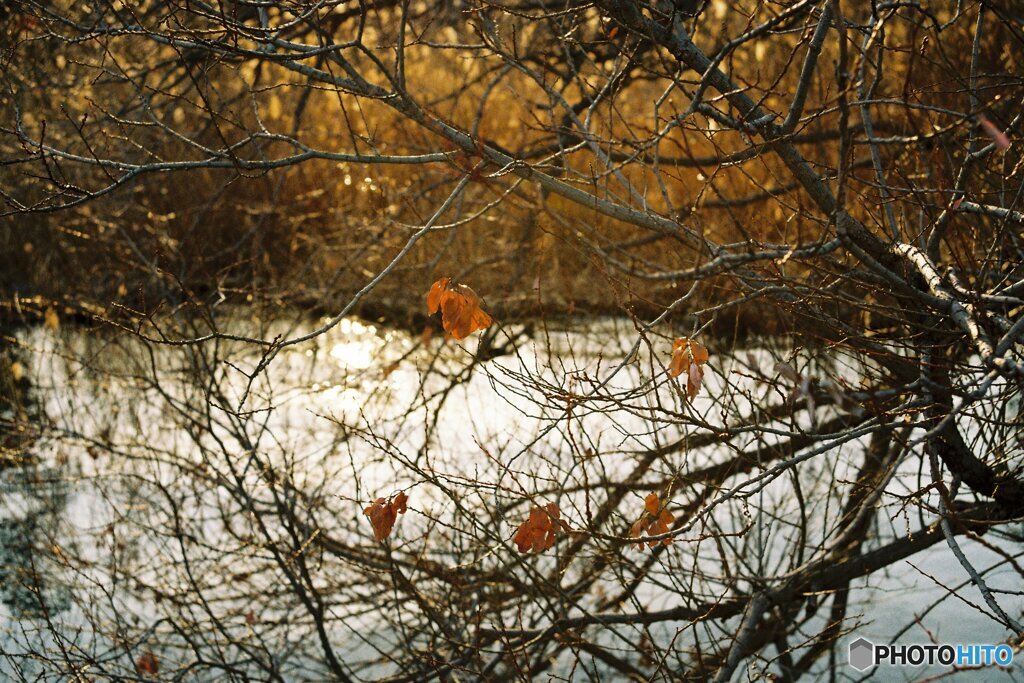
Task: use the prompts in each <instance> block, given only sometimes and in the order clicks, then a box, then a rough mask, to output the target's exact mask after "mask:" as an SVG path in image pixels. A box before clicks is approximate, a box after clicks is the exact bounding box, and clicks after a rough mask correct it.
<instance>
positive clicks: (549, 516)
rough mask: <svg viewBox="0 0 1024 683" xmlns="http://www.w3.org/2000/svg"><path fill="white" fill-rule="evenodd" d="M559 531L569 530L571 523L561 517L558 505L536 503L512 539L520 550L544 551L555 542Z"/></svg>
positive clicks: (523, 551) (525, 551)
mask: <svg viewBox="0 0 1024 683" xmlns="http://www.w3.org/2000/svg"><path fill="white" fill-rule="evenodd" d="M558 531H569V525H568V524H566V523H565V522H564V521H562V519H561V513H560V512H559V510H558V506H557V505H555V504H554V503H548V504H547V505H545V506H544V507H540V506H539V505H534V506H533V508H531V509H530V516H529V518H528V519H527V520H526V521H525V522H523V523H522V524H520V525H519V528H517V529H516V533H515V535H514V536H513V537H512V540H513V541H515V544H516V547H517V548H519V552H521V553H528V552H531V551H532V552H537V553H540V552H544V551H545V550H547V549H548V548H550V547H551V546H553V545H554V544H555V535H556V533H557V532H558Z"/></svg>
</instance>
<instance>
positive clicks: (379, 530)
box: [363, 492, 409, 541]
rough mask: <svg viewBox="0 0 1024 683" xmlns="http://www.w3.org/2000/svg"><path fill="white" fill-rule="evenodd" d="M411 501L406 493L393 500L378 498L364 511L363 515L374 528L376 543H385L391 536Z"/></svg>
mask: <svg viewBox="0 0 1024 683" xmlns="http://www.w3.org/2000/svg"><path fill="white" fill-rule="evenodd" d="M408 500H409V498H408V496H406V495H405V493H404V492H403V493H399V494H398V495H397V496H395V497H394V499H393V500H385V499H383V498H378V499H377V500H375V501H373V503H372V504H371V505H369V506H367V507H366V509H364V510H363V514H364V515H366V516H367V517H369V518H370V526H372V527H373V538H374V540H376V541H383V540H384V539H385V538H387V537H388V536H390V535H391V530H392V529H394V528H395V520H396V519H398V515H399V513H404V512H405V511H406V502H407V501H408Z"/></svg>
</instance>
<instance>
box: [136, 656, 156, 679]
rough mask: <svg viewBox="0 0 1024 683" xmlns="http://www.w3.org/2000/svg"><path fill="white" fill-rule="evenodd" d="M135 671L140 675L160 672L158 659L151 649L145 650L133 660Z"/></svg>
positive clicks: (153, 674)
mask: <svg viewBox="0 0 1024 683" xmlns="http://www.w3.org/2000/svg"><path fill="white" fill-rule="evenodd" d="M135 673H137V674H139V675H140V676H157V675H158V674H159V673H160V660H159V659H157V658H156V655H155V654H153V651H152V650H146V652H145V653H144V654H143V655H142V656H141V657H139V659H138V660H137V661H136V662H135Z"/></svg>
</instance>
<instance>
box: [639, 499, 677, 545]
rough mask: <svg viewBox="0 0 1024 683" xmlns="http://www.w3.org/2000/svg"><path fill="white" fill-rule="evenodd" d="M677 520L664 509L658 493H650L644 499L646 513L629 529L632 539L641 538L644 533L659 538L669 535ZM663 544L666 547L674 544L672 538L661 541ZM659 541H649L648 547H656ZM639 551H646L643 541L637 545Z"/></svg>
mask: <svg viewBox="0 0 1024 683" xmlns="http://www.w3.org/2000/svg"><path fill="white" fill-rule="evenodd" d="M674 519H675V518H674V517H673V516H672V513H671V512H669V511H668V510H666V509H664V508H663V507H662V506H661V501H660V499H659V498H658V494H657V493H650V494H648V495H647V497H646V498H645V499H644V511H643V513H641V515H640V519H638V520H636V521H635V522H633V525H632V526H631V527H629V537H630V538H640V537H641V536H642V535H643V534H644V533H646V534H647V535H648V536H658V535H660V534H667V533H668V532H669V531H671V530H672V522H673V520H674ZM661 542H662V543H663V544H665V545H669V544H670V543H672V539H671V538H664V539H661ZM657 544H658V541H648V542H647V545H648V546H652V547H653V546H655V545H657ZM636 547H637V549H638V550H643V549H644V544H643V541H641V542H640V543H638V544H637V546H636Z"/></svg>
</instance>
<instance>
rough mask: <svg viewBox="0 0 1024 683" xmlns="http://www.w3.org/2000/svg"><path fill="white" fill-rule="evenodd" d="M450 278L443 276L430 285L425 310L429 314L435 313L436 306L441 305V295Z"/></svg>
mask: <svg viewBox="0 0 1024 683" xmlns="http://www.w3.org/2000/svg"><path fill="white" fill-rule="evenodd" d="M450 279H451V278H447V277H443V278H441V279H440V280H438V281H437V282H435V283H434V284H433V285H431V287H430V292H428V293H427V312H428V313H430V315H433V314H435V313H437V309H438V307H440V306H441V295H442V294H443V293H444V291H445V289H446V288H447V287H448V282H449V281H450Z"/></svg>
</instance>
